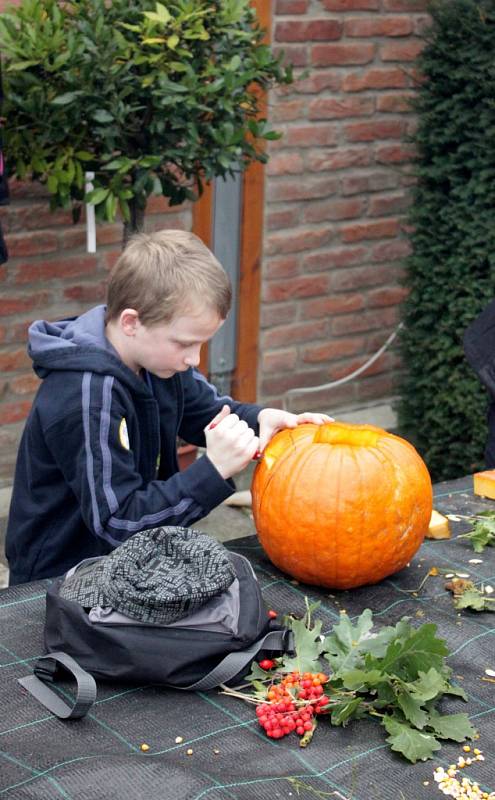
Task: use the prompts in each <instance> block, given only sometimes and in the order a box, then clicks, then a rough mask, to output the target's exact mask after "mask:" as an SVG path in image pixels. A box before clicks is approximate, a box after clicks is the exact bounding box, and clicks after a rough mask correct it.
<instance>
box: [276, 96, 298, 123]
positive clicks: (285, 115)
mask: <svg viewBox="0 0 495 800" xmlns="http://www.w3.org/2000/svg"><path fill="white" fill-rule="evenodd" d="M304 111H305V103H304V100H286V101H283V102H277V103H275V104H274V105H273V107H272V110H271V113H270V121H271V122H272V123H276V122H286V121H288V120H293V119H301V117H304V115H305V113H304Z"/></svg>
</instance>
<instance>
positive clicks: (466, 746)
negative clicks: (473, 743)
mask: <svg viewBox="0 0 495 800" xmlns="http://www.w3.org/2000/svg"><path fill="white" fill-rule="evenodd" d="M462 749H463V750H464V752H465V753H470V752H471V748H470V747H469V745H468V744H465V745H464V747H463V748H462Z"/></svg>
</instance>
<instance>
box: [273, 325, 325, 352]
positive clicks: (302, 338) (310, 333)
mask: <svg viewBox="0 0 495 800" xmlns="http://www.w3.org/2000/svg"><path fill="white" fill-rule="evenodd" d="M328 331H329V327H328V321H327V320H326V319H323V320H318V321H317V322H296V323H294V324H292V325H282V326H280V327H277V328H273V329H272V330H268V331H265V332H264V333H263V335H262V348H263V347H269V348H275V347H284V346H286V345H288V346H291V345H293V344H295V343H296V342H310V341H312V340H313V339H325V338H326V337H327V335H328Z"/></svg>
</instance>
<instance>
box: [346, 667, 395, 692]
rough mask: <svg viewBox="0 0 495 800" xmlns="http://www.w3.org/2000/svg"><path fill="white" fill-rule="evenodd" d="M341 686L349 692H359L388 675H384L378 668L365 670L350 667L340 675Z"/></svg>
mask: <svg viewBox="0 0 495 800" xmlns="http://www.w3.org/2000/svg"><path fill="white" fill-rule="evenodd" d="M341 680H342V686H343V687H344V689H349V691H351V692H356V691H357V692H359V691H362V690H365V689H366V688H367V687H374V686H377V685H378V684H379V683H381V682H382V681H384V680H388V676H387V675H384V674H383V672H381V671H380V670H379V669H372V670H369V671H366V670H364V669H350V670H349V671H348V672H345V673H344V674H343V675H342V676H341Z"/></svg>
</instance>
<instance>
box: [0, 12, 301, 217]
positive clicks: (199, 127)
mask: <svg viewBox="0 0 495 800" xmlns="http://www.w3.org/2000/svg"><path fill="white" fill-rule="evenodd" d="M0 50H1V52H2V58H3V60H4V65H5V70H4V81H5V84H6V85H5V88H6V106H5V115H6V118H7V123H6V128H5V138H6V147H7V150H8V153H9V159H10V162H11V163H13V173H14V174H15V175H16V176H17V177H18V178H20V179H25V178H32V179H34V180H37V181H40V182H41V183H44V184H46V185H47V187H48V190H49V192H50V195H51V205H52V207H53V208H54V207H62V208H69V207H71V206H72V207H76V208H77V207H78V206H80V205H81V204H82V202H83V201H84V200H86V201H88V200H89V201H90V202H93V203H94V204H95V206H96V211H97V217H98V218H100V219H102V218H106V219H108V220H113V219H114V218H115V215H116V213H117V210H120V212H121V214H122V216H123V218H124V219H125V220H128V221H129V220H130V219H131V215H132V212H133V211H136V209H137V210H138V211H139V210H140V211H141V212H142V211H143V209H144V208H145V206H146V200H147V198H148V196H149V195H150V194H152V193H154V194H163V195H165V196H166V197H168V198H169V200H170V203H171V204H172V205H173V204H178V203H182V202H183V201H184V200H186V199H191V200H193V199H196V198H197V196H198V193H201V191H202V186H203V183H204V181H208V180H210V179H211V178H213V177H214V176H227V175H232V174H233V173H234V172H235V171H238V170H242V169H243V168H245V166H246V165H247V164H249V163H250V162H252V161H253V160H255V161H256V160H257V161H265V160H266V155H265V154H264V152H263V147H262V143H263V140H264V139H271V138H276V137H277V134H276V133H275V132H273V131H271V130H270V129H269V127H268V125H267V122H266V120H265V119H260V118H259V98H260V96H261V90H267V89H269V88H270V87H271V86H273V85H275V84H276V83H279V82H290V81H291V80H292V78H291V72H290V69H288V68H285V67H283V66H282V65H281V56H278V57H275V56H274V55H273V53H272V51H271V50H270V48H269V47H268V46H267V45H266V44H264V43H263V31H262V30H261V29H260V26H259V24H258V23H257V20H256V17H255V12H254V10H253V9H252V8H251V6H250V3H249V0H174V2H167V3H166V4H162V3H160V2H156V3H155V2H150V0H141V1H140V2H136V0H112V2H111V3H108V2H106V0H66V2H64V3H59V2H58V0H22V3H21V4H20V5H19V6H18V7H16V8H11V9H10V10H9V11H8V12H7V13H4V14H3V15H1V16H0ZM86 171H92V172H94V173H95V180H94V190H93V191H92V192H91V194H90V195H89V196H87V197H85V188H84V173H85V172H86Z"/></svg>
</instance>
